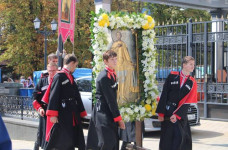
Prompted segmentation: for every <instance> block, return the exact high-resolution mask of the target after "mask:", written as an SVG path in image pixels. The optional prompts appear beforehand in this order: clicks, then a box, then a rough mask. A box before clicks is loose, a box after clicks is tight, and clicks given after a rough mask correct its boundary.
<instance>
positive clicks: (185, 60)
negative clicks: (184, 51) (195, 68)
mask: <svg viewBox="0 0 228 150" xmlns="http://www.w3.org/2000/svg"><path fill="white" fill-rule="evenodd" d="M189 61H195V58H193V57H192V56H185V57H184V58H183V59H182V63H181V66H182V68H183V64H187V63H188V62H189Z"/></svg>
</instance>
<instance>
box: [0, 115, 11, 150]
mask: <svg viewBox="0 0 228 150" xmlns="http://www.w3.org/2000/svg"><path fill="white" fill-rule="evenodd" d="M0 150H12V143H11V140H10V137H9V134H8V132H7V129H6V126H5V124H4V122H3V120H2V116H1V115H0Z"/></svg>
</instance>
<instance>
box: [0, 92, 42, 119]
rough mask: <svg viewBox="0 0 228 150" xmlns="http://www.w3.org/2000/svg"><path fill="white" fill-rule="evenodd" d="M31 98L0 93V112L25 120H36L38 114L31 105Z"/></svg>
mask: <svg viewBox="0 0 228 150" xmlns="http://www.w3.org/2000/svg"><path fill="white" fill-rule="evenodd" d="M32 101H33V100H32V98H31V97H25V96H10V95H0V114H1V115H2V116H7V117H14V118H20V119H22V120H23V119H26V120H38V118H39V115H38V113H37V112H36V110H35V109H34V108H33V106H32Z"/></svg>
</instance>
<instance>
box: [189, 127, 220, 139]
mask: <svg viewBox="0 0 228 150" xmlns="http://www.w3.org/2000/svg"><path fill="white" fill-rule="evenodd" d="M191 130H192V139H193V141H197V140H200V139H205V138H214V137H219V136H223V135H224V134H223V133H219V132H214V131H205V130H198V129H191Z"/></svg>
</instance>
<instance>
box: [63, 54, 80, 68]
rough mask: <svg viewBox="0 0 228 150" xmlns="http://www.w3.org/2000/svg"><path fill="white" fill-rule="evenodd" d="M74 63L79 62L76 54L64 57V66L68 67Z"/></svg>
mask: <svg viewBox="0 0 228 150" xmlns="http://www.w3.org/2000/svg"><path fill="white" fill-rule="evenodd" d="M72 61H73V62H74V63H76V62H78V59H77V57H76V56H75V55H74V54H67V55H66V56H65V57H64V60H63V64H64V65H68V64H69V63H71V62H72Z"/></svg>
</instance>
